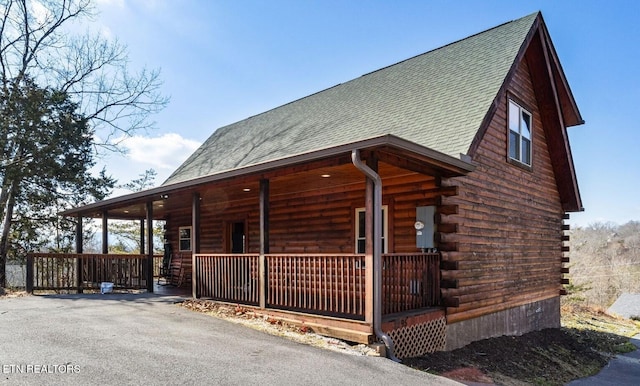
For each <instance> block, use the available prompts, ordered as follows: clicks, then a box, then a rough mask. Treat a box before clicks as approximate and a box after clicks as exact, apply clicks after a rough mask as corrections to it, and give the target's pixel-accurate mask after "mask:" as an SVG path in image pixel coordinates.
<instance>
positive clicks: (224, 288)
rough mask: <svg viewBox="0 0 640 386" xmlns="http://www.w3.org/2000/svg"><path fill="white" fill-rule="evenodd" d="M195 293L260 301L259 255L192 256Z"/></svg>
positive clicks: (245, 300)
mask: <svg viewBox="0 0 640 386" xmlns="http://www.w3.org/2000/svg"><path fill="white" fill-rule="evenodd" d="M195 257H196V258H195V267H194V270H195V273H196V275H195V276H196V277H197V281H196V294H197V296H198V297H205V298H211V299H215V300H222V301H227V302H233V303H243V304H250V305H257V304H258V303H259V287H258V258H259V255H257V254H256V255H249V254H244V255H230V254H197V255H195Z"/></svg>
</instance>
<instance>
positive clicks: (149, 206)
mask: <svg viewBox="0 0 640 386" xmlns="http://www.w3.org/2000/svg"><path fill="white" fill-rule="evenodd" d="M146 268H147V272H146V275H145V277H146V280H147V292H150V293H152V292H153V202H152V201H148V202H147V267H146Z"/></svg>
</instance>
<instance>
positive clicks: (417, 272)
mask: <svg viewBox="0 0 640 386" xmlns="http://www.w3.org/2000/svg"><path fill="white" fill-rule="evenodd" d="M439 305H440V254H439V253H417V254H385V255H383V256H382V314H383V315H386V314H393V313H397V312H403V311H409V310H415V309H418V308H424V307H434V306H439Z"/></svg>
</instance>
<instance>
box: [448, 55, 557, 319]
mask: <svg viewBox="0 0 640 386" xmlns="http://www.w3.org/2000/svg"><path fill="white" fill-rule="evenodd" d="M507 98H512V99H513V100H514V101H516V102H517V103H518V104H520V105H521V106H522V107H524V108H525V109H527V110H528V111H529V112H531V113H532V115H533V141H532V142H533V153H532V157H533V161H532V166H531V168H525V167H520V166H517V165H514V164H512V163H510V162H508V156H507V141H508V129H507V106H508V99H507ZM498 106H499V107H498V108H497V111H496V114H495V115H494V117H493V119H492V121H491V122H490V124H489V126H488V128H487V130H486V132H485V134H484V137H483V138H482V139H481V142H480V144H479V145H478V147H477V148H476V152H475V154H473V155H472V156H473V162H474V164H475V165H476V167H477V168H476V170H475V171H474V172H472V173H470V174H469V175H467V176H465V177H459V178H452V179H448V180H443V185H445V186H456V187H458V195H457V196H454V197H445V198H443V203H444V204H446V205H451V206H453V207H455V206H457V208H458V209H457V213H453V214H450V215H446V214H445V215H441V221H442V223H443V224H452V225H453V226H456V227H457V233H448V234H441V235H440V236H441V241H442V242H443V243H442V248H441V249H443V250H445V252H443V260H444V262H443V268H447V269H446V270H443V272H442V276H443V283H444V286H445V287H448V288H443V290H442V293H443V297H444V301H445V303H446V304H448V305H449V306H450V307H448V308H447V321H448V323H454V322H459V321H462V320H467V319H471V318H475V317H478V316H481V315H486V314H490V313H494V312H498V311H501V310H504V309H507V308H510V307H515V306H518V305H522V304H526V303H531V302H534V301H539V300H544V299H549V298H551V297H554V296H558V295H559V293H560V290H561V288H562V286H561V279H562V274H561V269H562V236H563V232H562V219H563V215H564V212H563V209H562V206H561V201H560V197H559V193H558V189H557V185H556V180H555V176H554V172H553V168H552V165H551V162H552V160H551V157H550V155H549V151H548V149H547V146H546V143H547V142H546V138H545V132H544V130H543V128H542V123H541V117H540V113H539V109H538V103H537V101H536V98H535V93H534V90H533V85H532V82H531V78H530V76H529V68H528V66H527V62H526V61H521V62H520V65H519V67H518V68H517V71H516V72H515V76H514V78H513V80H512V82H511V83H510V85H509V87H508V91H507V95H506V96H505V97H503V98H502V99H501V100H500V101H499V105H498Z"/></svg>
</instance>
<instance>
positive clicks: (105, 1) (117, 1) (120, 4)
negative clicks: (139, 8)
mask: <svg viewBox="0 0 640 386" xmlns="http://www.w3.org/2000/svg"><path fill="white" fill-rule="evenodd" d="M96 3H97V5H98V6H99V7H102V8H112V7H116V8H124V0H97V1H96Z"/></svg>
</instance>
